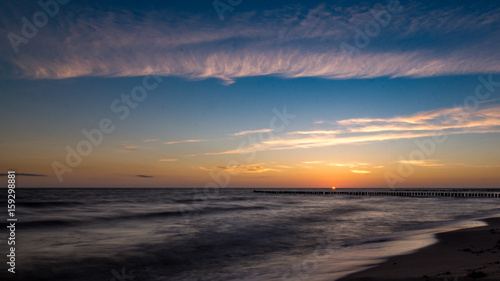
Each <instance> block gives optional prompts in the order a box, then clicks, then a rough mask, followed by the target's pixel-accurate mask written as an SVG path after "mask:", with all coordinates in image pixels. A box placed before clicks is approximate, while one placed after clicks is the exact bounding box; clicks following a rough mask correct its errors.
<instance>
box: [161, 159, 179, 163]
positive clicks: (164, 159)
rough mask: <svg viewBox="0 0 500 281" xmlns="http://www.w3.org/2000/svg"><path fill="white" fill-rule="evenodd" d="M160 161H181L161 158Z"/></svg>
mask: <svg viewBox="0 0 500 281" xmlns="http://www.w3.org/2000/svg"><path fill="white" fill-rule="evenodd" d="M158 161H160V162H175V161H179V159H160V160H158Z"/></svg>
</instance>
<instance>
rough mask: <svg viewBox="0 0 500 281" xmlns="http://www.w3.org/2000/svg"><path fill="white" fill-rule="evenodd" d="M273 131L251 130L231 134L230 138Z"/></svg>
mask: <svg viewBox="0 0 500 281" xmlns="http://www.w3.org/2000/svg"><path fill="white" fill-rule="evenodd" d="M272 131H273V130H271V129H260V130H252V131H241V132H238V133H234V134H232V136H243V135H248V134H257V133H267V132H272Z"/></svg>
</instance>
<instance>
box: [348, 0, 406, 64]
mask: <svg viewBox="0 0 500 281" xmlns="http://www.w3.org/2000/svg"><path fill="white" fill-rule="evenodd" d="M401 12H403V6H401V5H400V3H399V1H397V0H390V1H388V5H387V9H386V10H381V11H373V10H371V11H370V15H371V16H372V17H373V19H374V20H373V21H370V22H368V23H366V25H365V27H364V29H363V30H362V29H360V28H359V27H355V28H354V31H355V32H356V34H355V35H354V38H353V44H354V46H353V45H351V44H349V43H347V42H342V43H340V45H339V47H340V50H341V51H342V53H343V55H344V57H345V58H347V60H348V61H350V60H351V57H352V55H353V54H354V53H357V54H359V53H361V49H363V48H366V47H368V45H370V42H371V40H372V39H373V38H375V37H377V36H379V35H380V32H381V31H382V28H385V27H387V26H388V25H389V24H390V23H391V21H392V16H393V15H397V14H400V13H401Z"/></svg>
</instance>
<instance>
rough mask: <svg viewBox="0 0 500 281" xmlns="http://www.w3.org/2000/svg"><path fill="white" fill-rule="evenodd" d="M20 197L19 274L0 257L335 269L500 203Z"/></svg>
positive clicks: (113, 266) (137, 194) (101, 264)
mask: <svg viewBox="0 0 500 281" xmlns="http://www.w3.org/2000/svg"><path fill="white" fill-rule="evenodd" d="M16 196H17V200H16V210H17V218H18V223H17V227H16V274H15V275H14V276H12V275H13V274H10V273H7V270H6V268H7V267H6V268H5V270H3V272H2V273H1V274H0V278H2V280H7V279H4V278H6V276H7V275H11V276H7V277H8V278H9V280H96V281H97V280H103V281H104V280H142V281H148V280H152V281H153V280H335V279H336V278H339V277H341V276H343V275H345V274H347V273H350V272H353V271H357V270H360V269H363V268H366V267H367V266H370V265H373V264H376V263H378V262H381V261H383V259H384V257H387V256H390V255H395V254H401V253H405V252H409V251H412V250H415V249H418V248H420V247H423V246H426V245H429V244H431V243H433V242H434V238H433V236H432V234H434V233H436V232H438V231H443V230H451V229H456V228H464V227H472V226H479V225H482V222H479V221H476V219H478V218H481V217H488V216H496V215H498V214H500V207H499V204H498V200H499V199H497V198H444V197H443V198H430V197H429V198H409V197H384V196H380V197H368V196H366V197H365V196H346V195H330V196H325V195H294V194H290V195H271V194H261V193H254V192H253V191H252V189H220V190H218V191H215V190H211V191H210V193H208V194H205V193H204V190H203V189H17V192H16ZM2 207H5V209H6V206H2ZM4 221H5V220H4ZM6 233H7V232H6V231H4V232H2V237H1V240H2V241H1V242H0V243H1V249H2V252H3V253H6V252H7V242H6V238H7V234H6ZM4 257H5V256H4Z"/></svg>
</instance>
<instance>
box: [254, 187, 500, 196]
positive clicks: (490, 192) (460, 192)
mask: <svg viewBox="0 0 500 281" xmlns="http://www.w3.org/2000/svg"><path fill="white" fill-rule="evenodd" d="M253 192H256V193H268V194H310V195H355V196H402V197H460V198H500V189H478V190H474V189H452V190H450V189H448V190H446V189H441V190H432V189H431V190H425V189H411V190H404V189H401V190H376V191H373V190H372V191H361V190H355V191H354V190H351V191H349V190H330V191H326V190H325V191H317V190H314V191H305V190H254V191H253Z"/></svg>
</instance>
